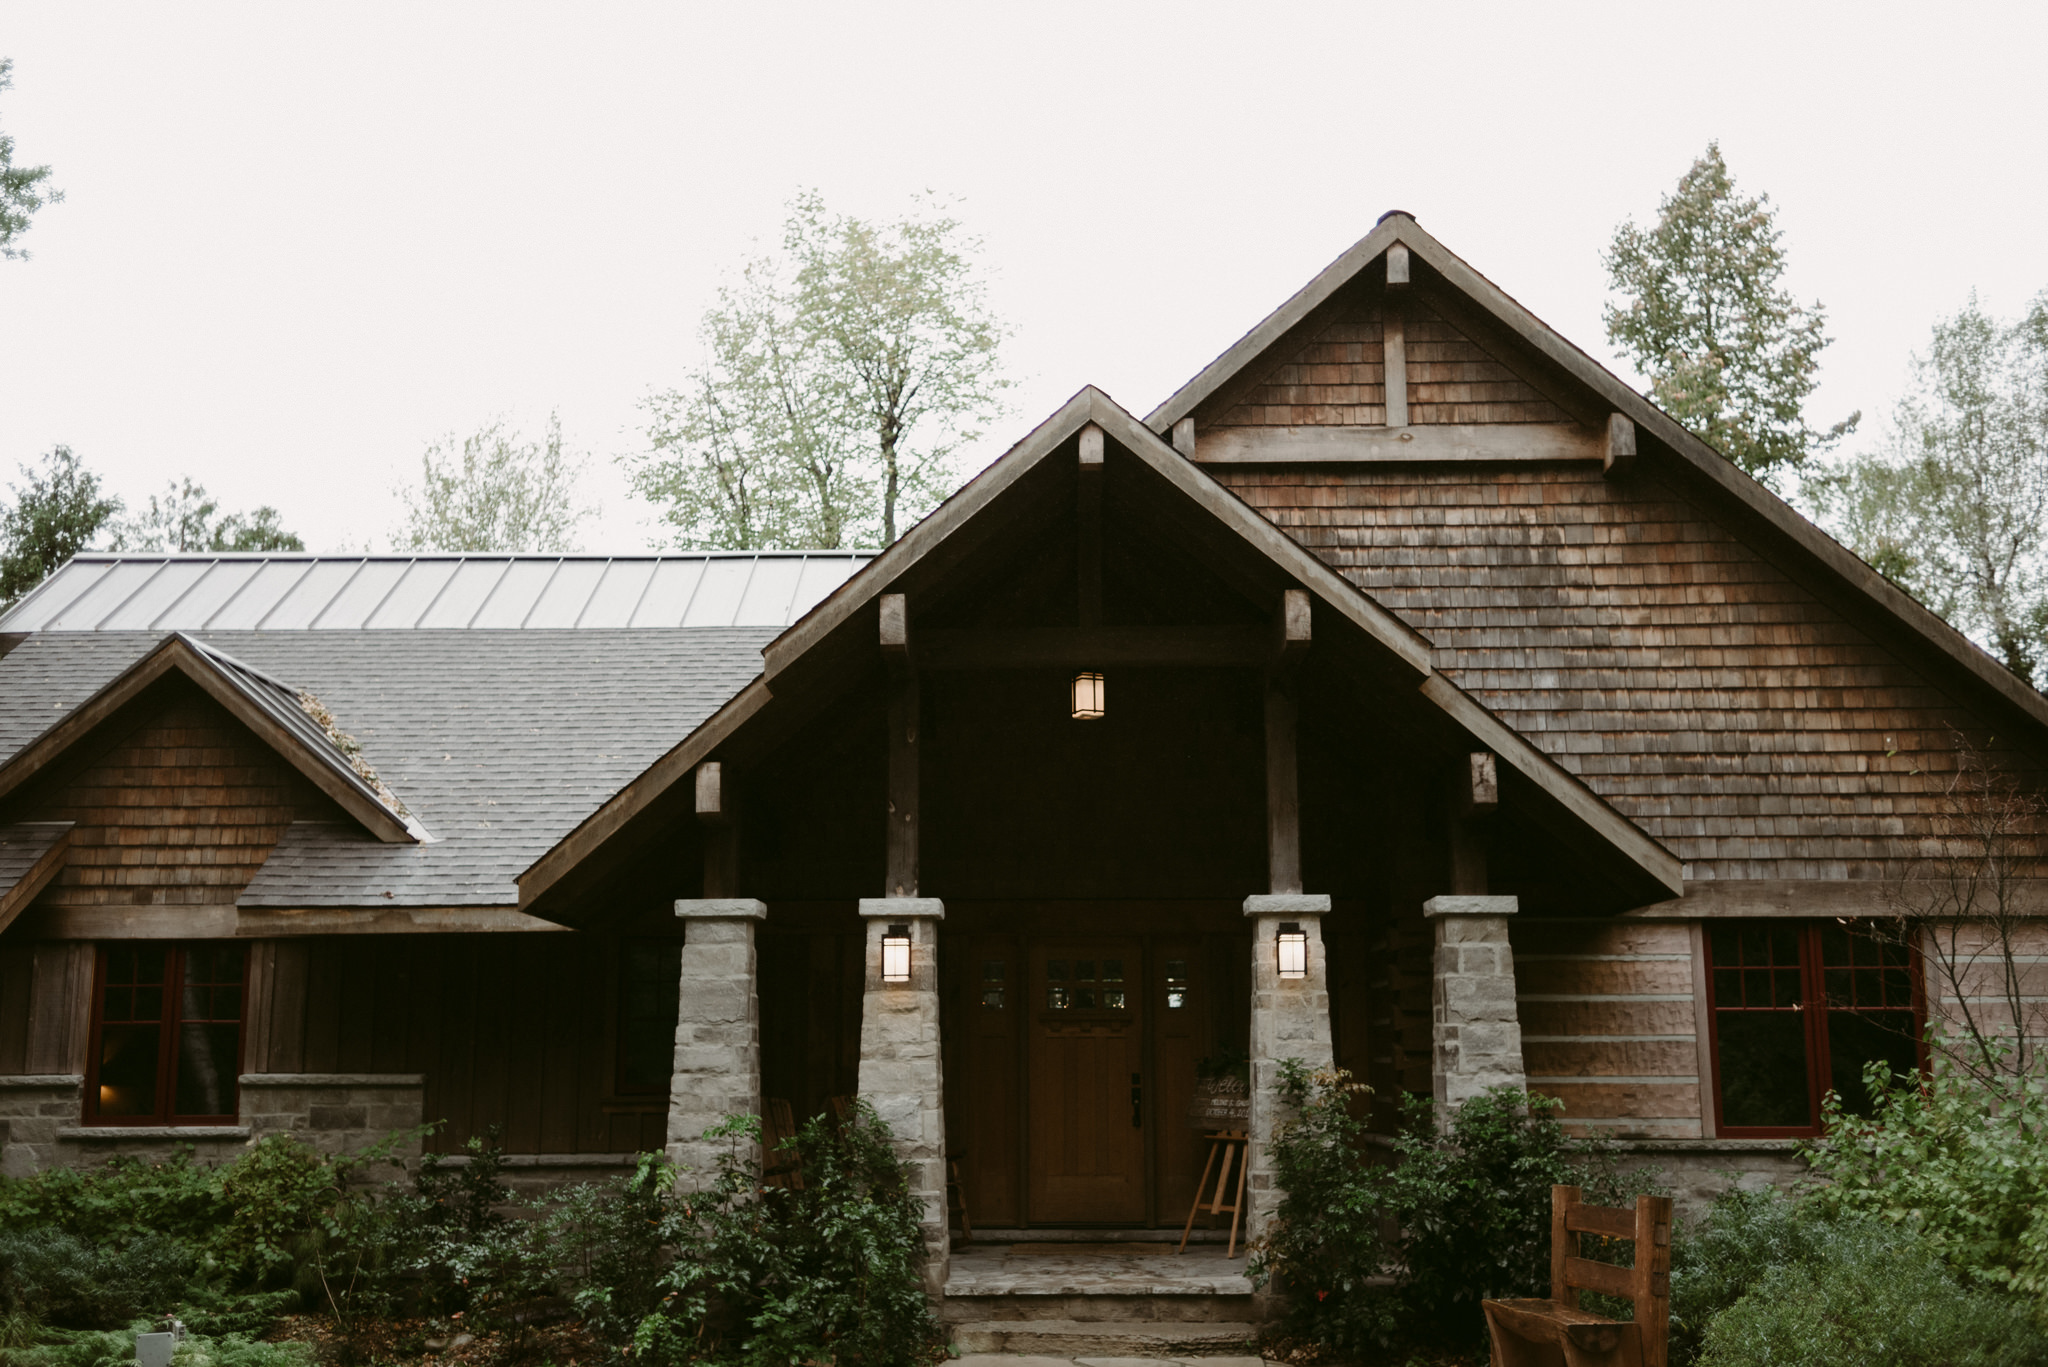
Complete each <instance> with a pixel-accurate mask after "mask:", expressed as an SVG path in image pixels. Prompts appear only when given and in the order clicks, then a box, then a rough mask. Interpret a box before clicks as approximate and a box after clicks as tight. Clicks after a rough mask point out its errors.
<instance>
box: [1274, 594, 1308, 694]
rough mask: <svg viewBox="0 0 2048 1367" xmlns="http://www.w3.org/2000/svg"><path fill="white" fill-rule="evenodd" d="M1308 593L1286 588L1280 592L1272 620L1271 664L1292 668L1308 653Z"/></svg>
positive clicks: (1284, 670)
mask: <svg viewBox="0 0 2048 1367" xmlns="http://www.w3.org/2000/svg"><path fill="white" fill-rule="evenodd" d="M1309 625H1310V612H1309V596H1308V590H1307V589H1288V590H1286V591H1285V592H1283V593H1282V594H1281V595H1280V612H1279V615H1278V616H1277V617H1275V618H1274V620H1273V628H1274V630H1273V638H1274V639H1273V667H1274V669H1275V670H1277V671H1280V672H1283V673H1284V672H1288V671H1291V670H1293V669H1294V668H1295V667H1296V666H1298V665H1299V664H1300V663H1301V660H1302V657H1303V656H1304V655H1306V654H1308V642H1309Z"/></svg>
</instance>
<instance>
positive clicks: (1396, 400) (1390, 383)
mask: <svg viewBox="0 0 2048 1367" xmlns="http://www.w3.org/2000/svg"><path fill="white" fill-rule="evenodd" d="M1380 309H1381V318H1380V351H1381V356H1382V359H1383V360H1384V361H1385V362H1386V366H1385V370H1386V386H1387V426H1389V427H1406V426H1407V425H1408V331H1407V324H1406V322H1405V321H1404V320H1403V319H1402V317H1401V301H1400V297H1399V296H1398V295H1397V294H1395V293H1392V292H1389V293H1388V294H1387V296H1386V298H1385V299H1384V301H1383V302H1382V303H1381V304H1380Z"/></svg>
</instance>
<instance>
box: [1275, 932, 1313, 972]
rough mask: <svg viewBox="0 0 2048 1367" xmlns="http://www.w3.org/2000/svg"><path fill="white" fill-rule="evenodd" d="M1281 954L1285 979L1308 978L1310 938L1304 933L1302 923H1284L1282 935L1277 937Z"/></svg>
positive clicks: (1281, 967) (1276, 941)
mask: <svg viewBox="0 0 2048 1367" xmlns="http://www.w3.org/2000/svg"><path fill="white" fill-rule="evenodd" d="M1275 943H1276V945H1277V946H1278V949H1279V954H1280V976H1281V977H1283V978H1306V977H1307V976H1308V936H1307V935H1306V934H1304V933H1303V932H1302V929H1301V922H1299V921H1282V922H1281V923H1280V933H1279V935H1278V936H1276V937H1275Z"/></svg>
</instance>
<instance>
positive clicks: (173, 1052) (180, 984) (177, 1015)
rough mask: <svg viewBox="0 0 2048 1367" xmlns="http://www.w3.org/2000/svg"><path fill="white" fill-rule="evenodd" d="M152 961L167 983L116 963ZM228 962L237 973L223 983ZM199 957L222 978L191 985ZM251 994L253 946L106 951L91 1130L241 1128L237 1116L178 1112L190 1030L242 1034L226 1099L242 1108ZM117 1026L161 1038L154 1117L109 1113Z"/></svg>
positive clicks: (89, 1092) (97, 980)
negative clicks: (184, 1041)
mask: <svg viewBox="0 0 2048 1367" xmlns="http://www.w3.org/2000/svg"><path fill="white" fill-rule="evenodd" d="M151 953H160V954H162V955H163V966H162V972H161V976H160V977H159V978H157V979H155V980H153V981H152V980H148V979H146V978H143V977H142V976H141V973H142V970H141V969H140V968H138V967H132V966H129V965H126V964H122V965H117V964H116V963H115V961H116V960H117V959H121V958H123V957H124V956H141V955H147V954H151ZM223 955H228V956H232V957H231V958H230V959H228V960H227V962H231V963H232V964H233V966H234V977H233V978H232V979H228V978H225V977H223V976H222V975H221V973H220V971H219V965H220V963H221V962H222V956H223ZM195 956H203V957H200V958H199V966H200V968H201V971H202V972H204V970H205V967H206V965H207V963H208V962H209V961H210V962H211V963H212V964H213V965H214V971H213V972H212V973H211V974H209V975H207V976H206V977H204V979H203V980H202V981H200V982H197V983H190V982H187V980H186V972H187V968H188V966H189V965H191V964H192V962H193V960H194V958H195ZM110 969H117V970H118V972H117V973H116V975H115V976H117V977H118V978H119V981H112V982H110V981H109V976H110ZM110 989H111V991H112V993H113V996H114V998H115V1001H114V1006H115V1011H114V1014H113V1017H112V1018H111V1019H109V1013H108V1001H109V992H110ZM248 993H249V951H248V946H246V945H236V944H226V945H223V944H220V943H218V942H202V943H193V944H178V943H165V942H164V941H160V940H126V941H117V942H114V943H109V944H102V945H101V946H100V947H99V953H98V955H97V956H96V962H95V964H94V966H93V984H92V1030H91V1034H90V1044H89V1046H88V1047H89V1050H90V1053H89V1054H88V1057H87V1067H86V1078H85V1120H86V1122H87V1123H88V1124H92V1125H151V1126H165V1125H232V1124H236V1123H238V1122H239V1120H240V1116H239V1114H238V1113H237V1112H236V1111H234V1110H230V1111H227V1112H215V1113H210V1114H204V1115H202V1114H196V1113H193V1114H180V1113H179V1112H178V1110H177V1098H178V1071H179V1068H180V1067H181V1066H182V1062H183V1061H182V1059H181V1055H180V1050H179V1047H178V1046H179V1041H180V1040H181V1038H182V1037H183V1035H184V1033H185V1030H186V1028H187V1027H202V1028H203V1027H207V1026H215V1027H218V1026H227V1025H232V1026H233V1027H234V1030H235V1047H234V1050H233V1054H234V1067H233V1071H232V1074H231V1075H230V1078H229V1082H228V1086H227V1087H226V1089H225V1091H226V1094H227V1096H228V1098H229V1099H230V1100H231V1101H232V1102H233V1103H234V1105H236V1106H239V1105H240V1097H241V1081H240V1079H241V1072H242V1051H243V1049H244V1048H245V1046H246V1045H247V1042H248V1028H247V1016H248ZM152 1004H153V1005H154V1013H153V1014H152V1012H151V1006H152ZM229 1006H232V1008H233V1012H234V1014H233V1015H232V1017H230V1016H228V1015H225V1014H223V1011H224V1008H227V1007H229ZM110 1025H111V1026H114V1027H117V1028H118V1027H122V1026H141V1027H151V1026H153V1027H154V1028H155V1029H156V1031H157V1040H156V1060H155V1094H154V1096H153V1098H152V1105H151V1107H150V1110H149V1111H148V1112H147V1113H146V1114H145V1113H143V1112H140V1111H132V1112H115V1113H108V1112H105V1111H102V1110H101V1103H102V1101H103V1099H104V1098H103V1095H102V1091H103V1087H102V1080H101V1070H102V1067H103V1065H104V1064H105V1063H106V1062H107V1057H106V1042H107V1028H108V1027H109V1026H110Z"/></svg>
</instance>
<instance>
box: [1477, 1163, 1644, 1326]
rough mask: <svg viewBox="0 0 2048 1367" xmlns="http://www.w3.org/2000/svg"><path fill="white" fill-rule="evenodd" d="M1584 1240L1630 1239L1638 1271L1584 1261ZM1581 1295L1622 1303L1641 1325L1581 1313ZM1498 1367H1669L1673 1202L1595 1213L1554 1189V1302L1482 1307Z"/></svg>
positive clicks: (1570, 1190) (1639, 1202) (1572, 1191)
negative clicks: (1597, 1295) (1618, 1298)
mask: <svg viewBox="0 0 2048 1367" xmlns="http://www.w3.org/2000/svg"><path fill="white" fill-rule="evenodd" d="M1581 1234H1598V1235H1602V1236H1604V1237H1606V1238H1609V1239H1629V1240H1632V1241H1634V1243H1635V1246H1636V1258H1635V1264H1636V1265H1635V1266H1634V1267H1617V1266H1615V1265H1614V1264H1613V1263H1602V1262H1595V1261H1593V1260H1592V1259H1590V1258H1581V1257H1580V1256H1579V1248H1578V1239H1579V1236H1580V1235H1581ZM1581 1291H1601V1292H1605V1293H1606V1294H1607V1295H1610V1296H1622V1297H1625V1298H1626V1299H1628V1300H1629V1301H1631V1302H1633V1303H1634V1305H1635V1320H1634V1322H1632V1323H1631V1322H1628V1321H1624V1320H1611V1319H1608V1318H1607V1317H1606V1316H1604V1315H1595V1314H1590V1313H1588V1312H1587V1311H1584V1310H1581V1309H1579V1293H1580V1292H1581ZM1480 1307H1481V1309H1483V1310H1484V1311H1485V1312H1486V1333H1487V1337H1488V1338H1490V1339H1491V1340H1492V1342H1493V1358H1492V1364H1493V1367H1558V1364H1563V1367H1667V1364H1668V1363H1669V1361H1670V1351H1671V1343H1670V1339H1671V1334H1670V1330H1671V1198H1670V1197H1668V1196H1638V1197H1637V1198H1636V1208H1635V1209H1634V1210H1618V1209H1616V1208H1614V1207H1612V1206H1589V1205H1587V1204H1585V1202H1584V1201H1583V1200H1581V1199H1580V1192H1579V1189H1578V1188H1577V1187H1552V1188H1551V1189H1550V1299H1549V1300H1547V1301H1544V1300H1512V1301H1482V1302H1480Z"/></svg>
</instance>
